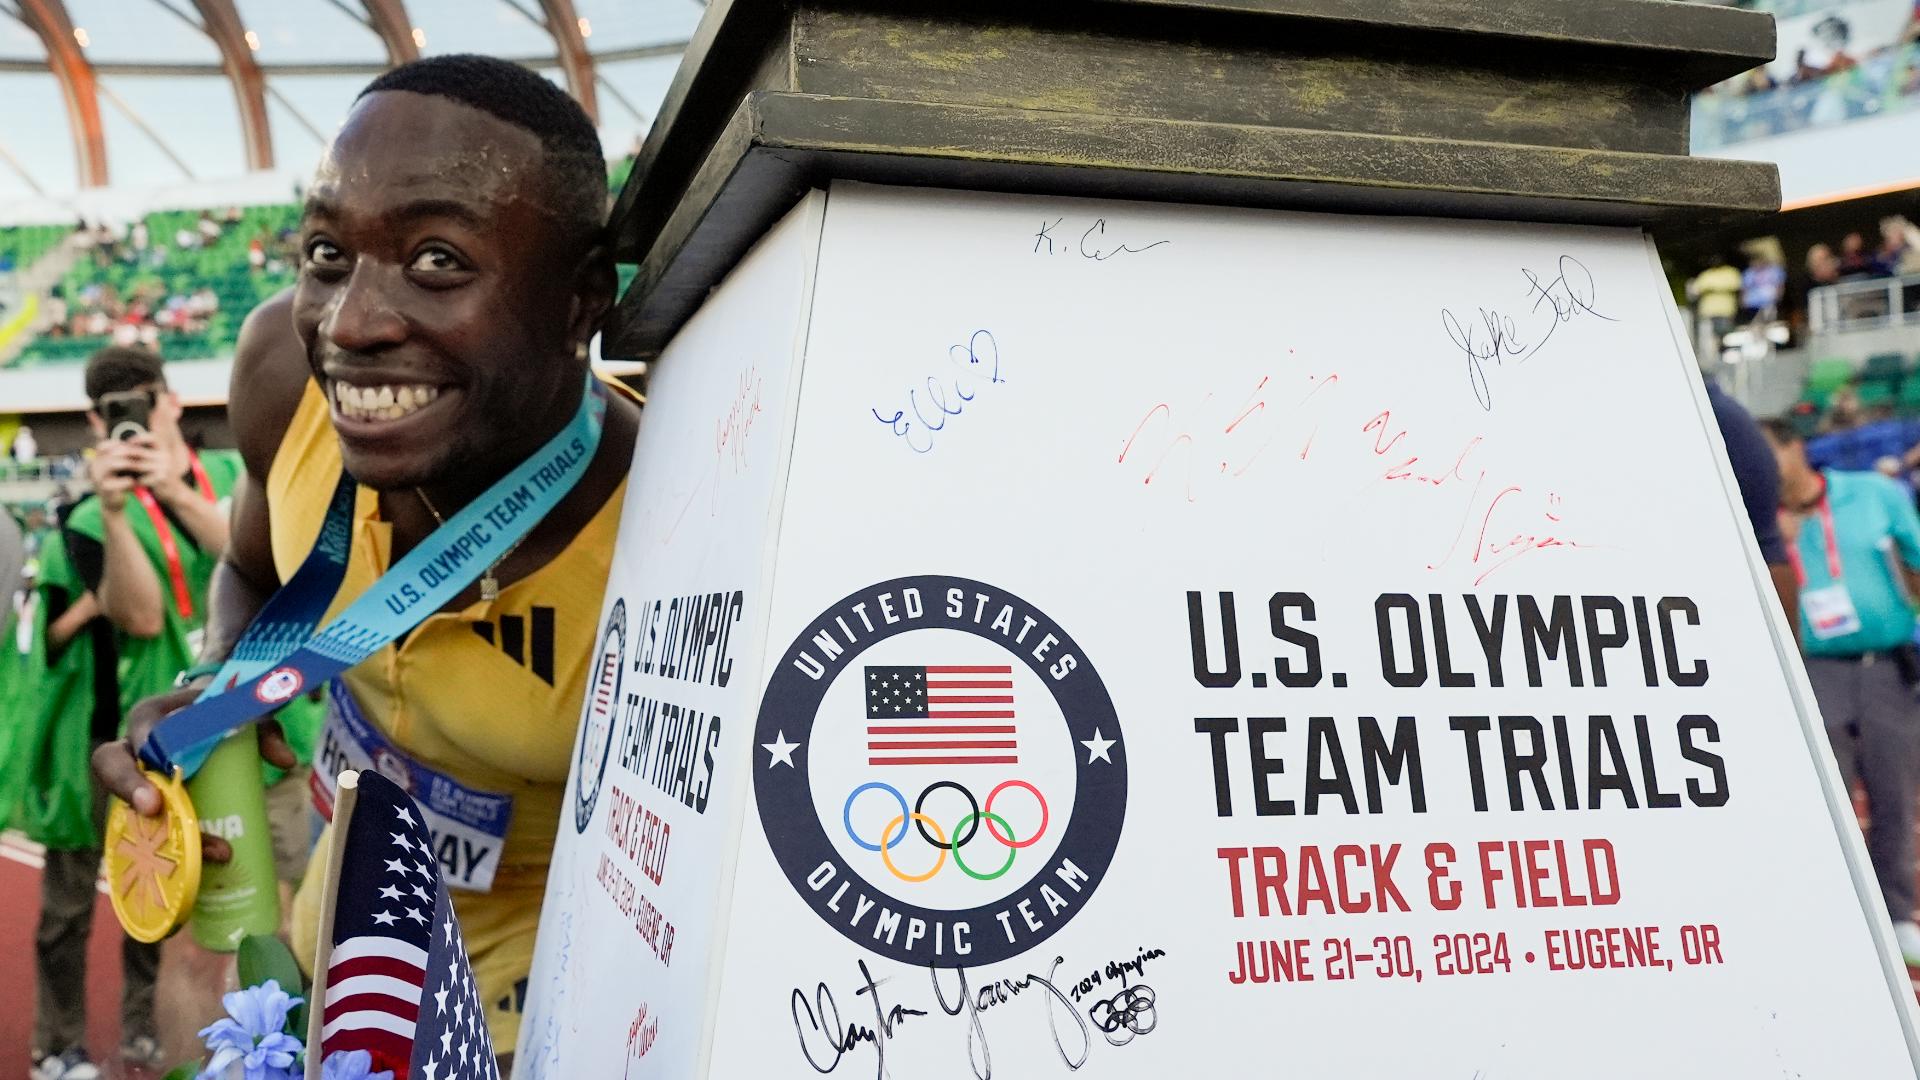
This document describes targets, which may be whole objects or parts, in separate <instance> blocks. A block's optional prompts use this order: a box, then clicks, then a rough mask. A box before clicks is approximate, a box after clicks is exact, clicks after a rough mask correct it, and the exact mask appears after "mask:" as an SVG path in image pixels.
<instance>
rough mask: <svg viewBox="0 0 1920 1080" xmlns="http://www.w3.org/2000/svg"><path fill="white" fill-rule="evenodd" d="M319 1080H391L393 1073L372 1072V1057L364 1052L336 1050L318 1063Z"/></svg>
mask: <svg viewBox="0 0 1920 1080" xmlns="http://www.w3.org/2000/svg"><path fill="white" fill-rule="evenodd" d="M320 1080H393V1073H391V1072H388V1071H385V1070H383V1071H381V1072H374V1071H373V1055H372V1054H369V1053H367V1052H366V1051H365V1050H336V1051H334V1052H333V1053H331V1054H328V1055H327V1060H325V1061H323V1062H321V1063H320Z"/></svg>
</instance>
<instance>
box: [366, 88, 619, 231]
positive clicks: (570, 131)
mask: <svg viewBox="0 0 1920 1080" xmlns="http://www.w3.org/2000/svg"><path fill="white" fill-rule="evenodd" d="M385 90H405V91H408V92H411V93H415V94H431V95H433V96H435V97H443V98H447V99H449V100H452V101H457V102H459V103H461V104H462V105H468V106H471V107H473V108H475V109H479V110H480V111H481V112H484V113H487V114H489V115H491V116H494V117H497V118H499V119H501V120H505V121H506V122H507V123H509V124H512V125H514V126H515V127H520V128H524V129H526V130H527V131H530V132H532V133H534V134H535V135H538V136H539V137H540V145H541V147H542V148H543V149H544V150H545V151H546V162H547V169H548V171H549V173H550V179H551V180H552V182H553V185H554V190H553V194H554V195H555V196H556V202H555V203H554V205H555V206H556V207H557V208H558V209H559V210H560V212H561V213H562V214H563V216H565V217H566V218H567V219H568V221H569V224H570V225H572V226H575V227H578V228H580V229H581V230H582V232H583V236H586V237H591V236H595V235H597V234H598V231H599V229H600V228H601V227H602V226H604V225H605V224H606V216H607V202H608V198H607V162H606V158H605V156H604V155H603V154H602V153H601V151H600V135H599V133H598V132H596V131H595V130H594V128H593V121H592V120H589V119H588V118H587V112H586V110H585V109H582V108H581V107H580V103H579V102H577V101H575V100H573V98H572V97H571V96H569V95H568V94H567V92H566V91H565V90H562V89H560V88H559V87H558V86H555V85H554V84H553V83H552V82H550V81H548V80H547V78H546V77H545V76H543V75H541V74H539V73H538V72H535V71H532V70H530V69H528V68H524V67H521V66H520V65H519V64H516V63H513V62H512V61H510V60H502V59H499V58H498V57H493V56H478V55H475V54H473V53H452V54H449V55H446V56H429V57H426V58H424V59H421V60H415V61H413V62H412V63H408V64H402V65H400V66H399V67H397V68H394V69H393V70H391V71H389V72H387V73H386V74H384V75H382V76H380V77H379V78H377V79H375V80H373V81H372V82H370V83H368V84H367V88H366V89H365V90H362V91H360V97H362V98H364V97H366V96H367V95H368V94H376V93H380V92H381V91H385ZM355 100H356V101H357V100H359V99H358V98H356V99H355Z"/></svg>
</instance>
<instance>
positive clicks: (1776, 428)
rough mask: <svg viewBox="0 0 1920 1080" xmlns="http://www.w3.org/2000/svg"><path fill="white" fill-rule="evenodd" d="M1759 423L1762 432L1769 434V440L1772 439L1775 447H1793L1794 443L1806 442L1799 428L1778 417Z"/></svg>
mask: <svg viewBox="0 0 1920 1080" xmlns="http://www.w3.org/2000/svg"><path fill="white" fill-rule="evenodd" d="M1758 423H1759V425H1760V430H1761V431H1764V432H1766V433H1767V438H1768V439H1771V440H1772V441H1773V445H1775V446H1792V445H1793V444H1794V443H1797V442H1805V441H1806V438H1805V437H1804V436H1802V435H1801V434H1800V430H1799V429H1798V428H1796V427H1794V426H1793V425H1792V424H1791V423H1788V422H1787V421H1785V420H1782V419H1780V418H1779V417H1777V416H1773V417H1768V418H1767V419H1765V420H1761V421H1758Z"/></svg>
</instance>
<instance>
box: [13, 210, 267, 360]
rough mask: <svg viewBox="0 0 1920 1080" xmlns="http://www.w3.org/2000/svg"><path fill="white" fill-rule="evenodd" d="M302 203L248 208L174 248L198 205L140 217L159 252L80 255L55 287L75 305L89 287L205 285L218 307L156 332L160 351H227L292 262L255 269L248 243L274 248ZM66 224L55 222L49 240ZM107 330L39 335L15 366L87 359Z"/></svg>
mask: <svg viewBox="0 0 1920 1080" xmlns="http://www.w3.org/2000/svg"><path fill="white" fill-rule="evenodd" d="M299 216H300V208H299V207H298V206H295V205H292V204H288V205H282V206H255V207H248V208H246V209H244V210H242V211H241V212H240V217H239V220H238V221H235V222H229V223H226V224H225V225H224V228H223V229H222V231H221V233H220V235H219V237H217V238H216V239H214V240H213V241H212V242H211V243H208V244H206V245H205V246H202V247H192V248H180V247H178V246H176V245H175V243H174V236H175V234H176V233H178V232H180V231H182V230H187V231H194V230H195V229H196V227H197V225H198V223H199V220H200V212H199V211H198V210H177V211H163V212H160V213H155V214H150V215H148V216H147V218H146V225H147V231H148V235H149V237H150V238H151V241H150V244H151V247H150V250H155V251H157V250H158V249H161V248H164V249H165V254H164V257H160V258H156V257H154V256H151V255H148V256H143V257H141V258H139V259H138V260H136V261H121V260H114V261H110V262H108V263H107V264H106V265H104V266H102V265H99V263H98V262H97V261H96V260H94V259H93V258H82V259H81V260H80V261H79V262H77V263H76V264H75V265H74V266H73V268H72V269H71V270H69V271H68V272H67V274H66V277H65V278H64V279H63V280H62V282H61V291H62V292H63V294H64V295H65V296H66V297H67V299H68V303H69V306H70V307H71V308H72V309H73V310H75V311H78V310H80V308H81V307H82V306H83V305H82V304H81V302H80V298H81V297H82V296H83V295H85V292H86V290H87V289H88V288H89V287H90V286H96V285H97V286H103V287H109V288H111V289H112V290H113V292H114V293H115V294H117V295H119V296H120V297H123V298H124V297H130V296H132V295H134V294H135V293H136V292H138V291H140V290H143V289H145V290H149V291H152V292H154V293H156V294H157V295H158V296H160V297H161V298H162V299H163V300H164V298H166V297H168V296H176V295H181V296H184V295H187V294H190V293H192V292H194V291H196V290H199V289H202V288H206V289H211V290H212V291H213V293H214V295H215V296H216V297H217V298H218V300H219V310H217V311H215V312H214V313H213V314H212V315H211V316H210V317H209V318H208V319H207V325H206V329H205V330H204V331H198V332H191V333H187V332H180V331H176V330H162V331H161V333H160V351H161V353H162V354H163V355H164V356H165V357H166V358H167V359H169V360H192V359H200V358H205V357H222V356H228V355H230V354H231V353H232V351H233V345H234V341H235V339H236V338H237V337H238V336H239V333H240V324H241V322H242V320H244V319H245V318H246V315H247V312H249V311H251V310H252V309H253V307H254V305H256V304H258V303H259V302H260V301H261V300H264V299H266V298H267V297H268V296H271V295H273V294H274V293H275V292H278V291H279V290H280V289H282V288H285V287H286V286H288V285H290V284H292V283H293V278H294V271H293V267H292V265H291V264H290V263H291V261H290V260H285V261H283V262H282V263H281V264H280V265H272V266H269V267H267V268H264V269H260V270H256V269H254V268H253V267H252V266H251V265H250V264H249V262H248V247H249V244H250V242H251V241H253V240H254V239H255V238H262V239H263V240H264V242H265V244H266V246H267V247H268V249H269V250H272V249H274V247H275V246H276V245H277V243H278V239H277V238H278V237H279V235H280V233H281V232H282V231H283V230H287V229H292V228H296V227H297V226H298V223H299ZM68 231H70V230H67V229H62V228H56V229H55V233H56V235H55V237H54V242H55V243H57V242H58V239H59V237H60V236H64V235H65V234H66V233H67V232H68ZM110 341H111V337H109V336H71V337H69V336H64V335H59V334H47V335H42V336H41V337H39V338H38V339H36V340H34V341H32V342H30V343H28V344H27V346H26V347H25V348H24V349H23V350H21V353H20V355H19V356H18V357H17V358H16V360H15V361H14V363H15V365H17V366H25V365H29V364H41V363H60V362H68V361H80V360H85V359H86V358H87V357H88V356H89V355H91V354H92V353H93V352H94V351H95V350H96V349H99V348H100V347H101V346H103V345H106V344H108V343H109V342H110Z"/></svg>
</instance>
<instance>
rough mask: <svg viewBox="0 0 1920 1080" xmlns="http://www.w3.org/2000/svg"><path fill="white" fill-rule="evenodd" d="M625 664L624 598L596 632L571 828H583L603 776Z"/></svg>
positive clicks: (616, 602) (617, 602)
mask: <svg viewBox="0 0 1920 1080" xmlns="http://www.w3.org/2000/svg"><path fill="white" fill-rule="evenodd" d="M626 666H627V602H626V601H625V600H624V599H621V600H615V601H614V602H613V611H612V612H611V613H610V614H608V616H607V631H606V633H604V634H602V635H600V651H599V653H598V654H596V655H595V656H594V658H593V681H592V682H589V683H588V684H587V702H586V710H587V714H586V717H585V719H584V720H583V722H582V723H581V727H582V728H583V730H582V731H581V732H580V768H579V769H578V771H577V772H576V773H575V776H574V786H573V828H574V831H575V832H577V833H585V832H586V831H587V823H588V822H590V821H592V820H593V804H594V803H595V802H596V801H598V800H599V798H600V783H601V781H603V780H604V779H606V775H607V759H608V758H609V757H612V756H613V713H614V709H615V708H617V707H618V706H619V704H620V683H621V680H622V678H623V676H624V669H625V668H626Z"/></svg>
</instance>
